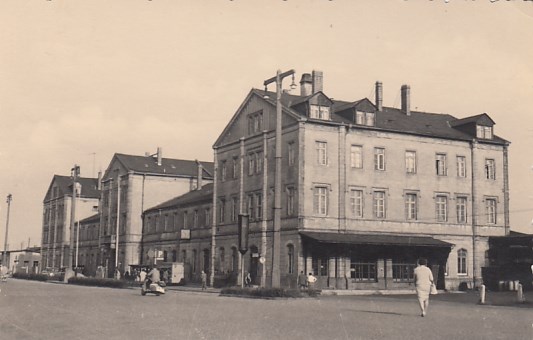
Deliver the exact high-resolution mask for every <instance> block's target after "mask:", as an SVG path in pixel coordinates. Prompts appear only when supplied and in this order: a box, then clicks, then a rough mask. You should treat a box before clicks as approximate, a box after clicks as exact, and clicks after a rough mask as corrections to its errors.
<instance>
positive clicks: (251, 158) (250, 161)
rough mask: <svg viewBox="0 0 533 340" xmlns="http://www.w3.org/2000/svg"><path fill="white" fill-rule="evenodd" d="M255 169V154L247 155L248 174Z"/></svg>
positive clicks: (252, 172)
mask: <svg viewBox="0 0 533 340" xmlns="http://www.w3.org/2000/svg"><path fill="white" fill-rule="evenodd" d="M254 171H255V154H253V153H251V154H249V155H248V175H253V174H254Z"/></svg>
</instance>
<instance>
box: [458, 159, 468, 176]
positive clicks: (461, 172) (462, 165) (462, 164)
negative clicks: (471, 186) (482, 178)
mask: <svg viewBox="0 0 533 340" xmlns="http://www.w3.org/2000/svg"><path fill="white" fill-rule="evenodd" d="M457 177H466V158H465V156H457Z"/></svg>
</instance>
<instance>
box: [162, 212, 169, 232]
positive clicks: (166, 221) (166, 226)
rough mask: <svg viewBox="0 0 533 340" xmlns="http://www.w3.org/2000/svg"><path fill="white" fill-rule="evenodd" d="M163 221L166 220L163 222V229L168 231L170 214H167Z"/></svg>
mask: <svg viewBox="0 0 533 340" xmlns="http://www.w3.org/2000/svg"><path fill="white" fill-rule="evenodd" d="M163 221H164V222H163V230H164V231H167V230H168V215H165V217H164V219H163Z"/></svg>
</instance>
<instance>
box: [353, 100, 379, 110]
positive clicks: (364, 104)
mask: <svg viewBox="0 0 533 340" xmlns="http://www.w3.org/2000/svg"><path fill="white" fill-rule="evenodd" d="M354 108H355V109H356V110H357V111H363V112H376V111H377V108H376V106H375V105H374V104H373V103H372V102H371V101H370V100H369V99H368V98H363V99H362V100H360V101H358V102H357V104H355V105H354Z"/></svg>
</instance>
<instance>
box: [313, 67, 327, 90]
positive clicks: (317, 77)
mask: <svg viewBox="0 0 533 340" xmlns="http://www.w3.org/2000/svg"><path fill="white" fill-rule="evenodd" d="M312 77H313V94H315V93H317V92H318V91H322V89H323V78H324V76H323V73H322V71H316V70H313V76H312Z"/></svg>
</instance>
